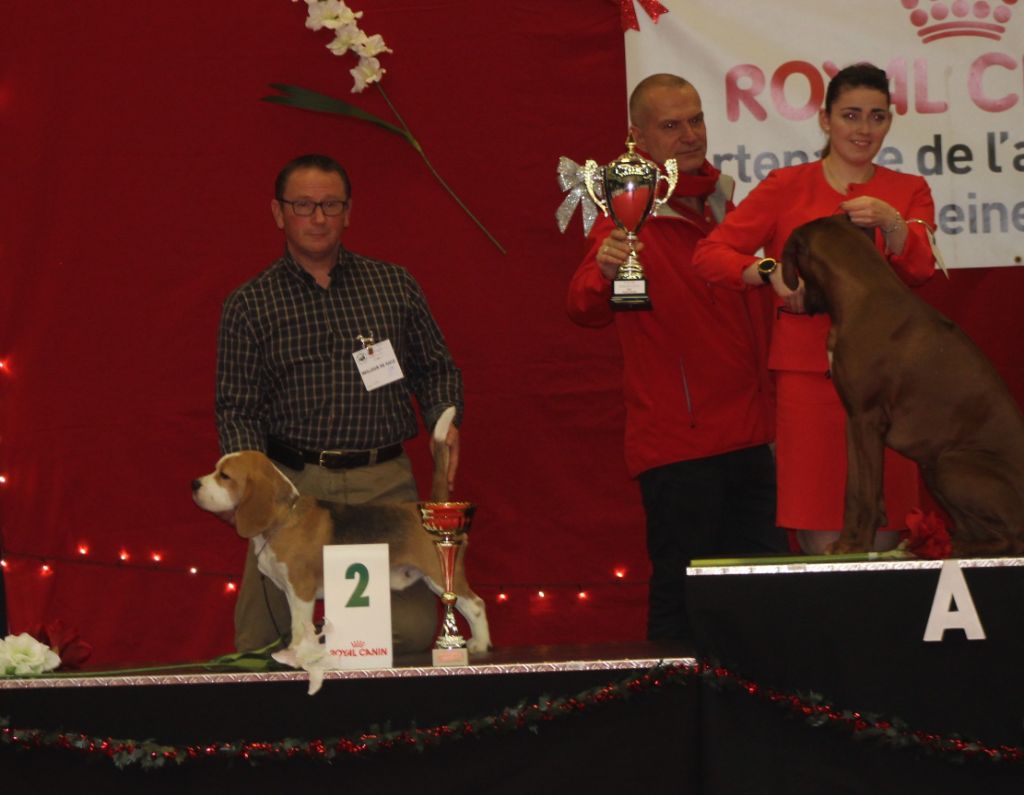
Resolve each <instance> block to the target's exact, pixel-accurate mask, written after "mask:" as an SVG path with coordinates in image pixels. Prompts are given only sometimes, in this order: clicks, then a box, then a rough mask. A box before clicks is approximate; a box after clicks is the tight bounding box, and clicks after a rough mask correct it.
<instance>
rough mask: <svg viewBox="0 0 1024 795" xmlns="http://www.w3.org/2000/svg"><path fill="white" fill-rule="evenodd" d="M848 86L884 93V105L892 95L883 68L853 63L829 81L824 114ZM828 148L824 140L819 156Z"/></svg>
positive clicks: (827, 150)
mask: <svg viewBox="0 0 1024 795" xmlns="http://www.w3.org/2000/svg"><path fill="white" fill-rule="evenodd" d="M848 88H873V89H875V90H876V91H881V92H882V93H883V94H885V104H886V105H888V104H889V103H890V102H892V95H891V94H890V93H889V76H888V75H887V74H886V73H885V70H884V69H879V68H878V67H877V66H875V65H874V64H870V63H855V64H852V65H850V66H847V67H846V68H845V69H840V70H839V71H838V72H836V76H835V77H833V78H832V79H831V80H830V81H829V84H828V90H827V91H826V92H825V113H826V114H829V113H831V112H832V105H833V104H834V103H835V101H836V100H837V99H839V95H840V94H842V93H843V92H844V91H846V90H847V89H848ZM830 149H831V146H830V143H829V142H828V141H826V142H825V148H824V149H822V150H821V156H822V157H823V158H824V157H825V156H826V155H827V154H828V153H829V150H830Z"/></svg>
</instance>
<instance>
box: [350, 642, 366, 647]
mask: <svg viewBox="0 0 1024 795" xmlns="http://www.w3.org/2000/svg"><path fill="white" fill-rule="evenodd" d="M365 645H366V641H365V640H354V641H352V648H353V649H361V648H363V646H365Z"/></svg>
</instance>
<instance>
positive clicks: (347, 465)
mask: <svg viewBox="0 0 1024 795" xmlns="http://www.w3.org/2000/svg"><path fill="white" fill-rule="evenodd" d="M401 454H402V445H401V443H397V444H389V445H387V446H386V447H377V448H375V449H373V450H303V449H301V448H299V447H293V446H292V445H290V444H288V443H287V442H285V441H283V440H281V439H278V438H277V437H275V436H271V437H269V438H268V439H267V455H268V456H270V457H271V458H273V459H274V460H275V461H277V462H278V463H280V464H284V465H285V466H286V467H288V468H289V469H302V468H303V467H304V466H305V465H306V464H316V465H317V466H321V467H323V468H324V469H355V468H356V467H365V466H371V465H373V464H382V463H384V462H385V461H390V460H391V459H392V458H398V456H400V455H401Z"/></svg>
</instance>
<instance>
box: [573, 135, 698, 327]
mask: <svg viewBox="0 0 1024 795" xmlns="http://www.w3.org/2000/svg"><path fill="white" fill-rule="evenodd" d="M626 150H627V151H626V153H625V154H623V155H620V156H619V157H617V158H615V160H613V161H612V162H611V163H609V164H608V165H606V166H603V167H602V166H599V165H598V164H597V163H595V162H594V161H593V160H588V161H587V162H586V163H585V164H584V166H583V181H584V184H585V185H586V186H587V193H589V194H590V198H591V199H593V200H594V203H595V204H596V205H597V206H598V207H600V208H601V209H602V210H603V211H604V214H605V215H606V216H610V217H611V219H612V221H614V222H615V225H616V226H617V227H619V229H622V230H623V231H624V232H625V233H626V241H627V242H628V243H629V256H628V257H627V258H626V261H625V262H624V263H622V265H620V266H619V269H618V272H617V273H616V274H615V279H614V280H613V281H612V297H611V305H612V309H650V308H651V299H650V296H648V294H647V277H646V275H645V274H644V269H643V266H642V265H641V264H640V260H639V258H638V257H637V255H636V241H637V234H638V233H639V232H640V228H641V227H642V226H643V225H644V221H646V220H647V218H648V216H649V215H650V214H651V213H652V212H653V211H654V210H655V209H656V208H658V207H660V206H661V205H662V204H664V203H665V202H666V201H668V198H669V196H671V195H672V191H673V190H675V187H676V181H677V180H678V178H679V172H678V168H677V166H676V161H675V160H674V159H670V160H668V161H666V163H665V173H664V174H662V173H661V170H660V169H659V168H658V165H657V163H654V162H652V161H650V160H648V159H647V158H645V157H643V156H641V155H638V154H637V153H636V142H635V141H634V140H633V136H632V134H630V136H629V137H628V138H627V139H626ZM661 180H665V182H666V185H667V189H666V191H665V194H664V196H662V197H660V198H659V197H658V196H657V189H658V183H659V182H660V181H661ZM598 182H600V183H601V185H602V186H603V188H604V190H603V194H604V199H603V200H602V199H601V197H600V194H601V193H602V191H600V190H599V189H598Z"/></svg>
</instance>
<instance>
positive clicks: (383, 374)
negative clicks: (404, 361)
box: [352, 340, 405, 392]
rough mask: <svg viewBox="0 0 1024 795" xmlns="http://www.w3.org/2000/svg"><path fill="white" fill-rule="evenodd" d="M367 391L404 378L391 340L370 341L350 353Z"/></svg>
mask: <svg viewBox="0 0 1024 795" xmlns="http://www.w3.org/2000/svg"><path fill="white" fill-rule="evenodd" d="M352 358H353V359H355V360H356V367H358V368H359V375H360V376H362V379H363V386H365V387H366V391H367V392H372V391H373V390H374V389H377V388H378V387H382V386H384V385H385V384H390V383H392V382H393V381H399V380H401V379H402V378H404V377H405V376H404V374H403V373H402V368H401V366H400V365H399V364H398V356H396V355H395V349H394V348H393V347H392V346H391V340H381V341H380V342H371V343H370V344H368V345H366V347H364V348H360V349H359V350H358V351H356V352H355V353H353V354H352Z"/></svg>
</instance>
